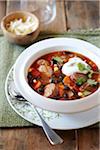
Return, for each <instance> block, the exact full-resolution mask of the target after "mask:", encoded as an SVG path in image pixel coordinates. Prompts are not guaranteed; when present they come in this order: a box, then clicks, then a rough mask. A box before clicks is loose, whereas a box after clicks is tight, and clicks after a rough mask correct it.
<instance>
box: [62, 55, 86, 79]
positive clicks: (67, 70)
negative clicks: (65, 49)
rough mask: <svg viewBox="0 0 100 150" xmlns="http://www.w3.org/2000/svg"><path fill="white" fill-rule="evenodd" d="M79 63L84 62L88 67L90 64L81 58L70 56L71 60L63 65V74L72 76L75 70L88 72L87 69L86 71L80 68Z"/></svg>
mask: <svg viewBox="0 0 100 150" xmlns="http://www.w3.org/2000/svg"><path fill="white" fill-rule="evenodd" d="M78 63H81V64H84V65H85V67H86V68H87V66H88V64H87V63H86V62H85V61H83V60H82V59H81V58H79V57H73V58H70V59H69V61H68V62H67V63H65V64H64V65H63V67H62V72H63V74H65V75H67V76H70V75H72V74H74V73H75V72H79V73H84V74H86V73H87V70H84V71H80V70H79V68H78Z"/></svg>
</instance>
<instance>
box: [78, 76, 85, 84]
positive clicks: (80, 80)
mask: <svg viewBox="0 0 100 150" xmlns="http://www.w3.org/2000/svg"><path fill="white" fill-rule="evenodd" d="M86 80H87V79H86V78H83V77H80V78H78V79H77V80H76V84H77V85H82V84H83V83H85V82H86Z"/></svg>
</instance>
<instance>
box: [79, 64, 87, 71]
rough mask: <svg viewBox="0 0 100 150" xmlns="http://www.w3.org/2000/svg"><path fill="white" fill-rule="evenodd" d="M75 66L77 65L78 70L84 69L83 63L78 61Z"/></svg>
mask: <svg viewBox="0 0 100 150" xmlns="http://www.w3.org/2000/svg"><path fill="white" fill-rule="evenodd" d="M77 66H78V69H79V70H80V71H84V70H86V68H85V65H84V64H82V63H78V64H77Z"/></svg>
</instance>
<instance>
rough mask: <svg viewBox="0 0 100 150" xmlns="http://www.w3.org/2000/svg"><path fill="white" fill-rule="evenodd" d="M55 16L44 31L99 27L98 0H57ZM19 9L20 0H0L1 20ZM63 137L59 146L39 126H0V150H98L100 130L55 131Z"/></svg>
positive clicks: (43, 28)
mask: <svg viewBox="0 0 100 150" xmlns="http://www.w3.org/2000/svg"><path fill="white" fill-rule="evenodd" d="M56 4H57V16H56V19H55V20H54V21H53V22H52V23H51V24H49V25H48V26H44V27H42V29H41V31H45V32H49V31H50V32H63V31H67V30H69V29H70V30H78V29H90V28H93V29H95V28H98V27H99V21H100V20H99V0H65V1H64V0H58V1H57V2H56ZM18 9H19V0H17V1H15V0H13V1H11V0H6V1H0V19H1V18H2V17H3V16H4V15H5V14H7V13H8V12H10V11H13V10H18ZM57 133H59V135H61V136H62V137H63V139H64V143H63V144H62V145H57V146H51V145H50V143H49V142H48V140H47V139H46V138H45V135H44V133H43V131H42V129H41V128H39V127H36V128H32V127H29V128H9V129H0V150H56V149H57V150H99V129H98V128H91V127H89V128H84V129H79V130H72V131H57Z"/></svg>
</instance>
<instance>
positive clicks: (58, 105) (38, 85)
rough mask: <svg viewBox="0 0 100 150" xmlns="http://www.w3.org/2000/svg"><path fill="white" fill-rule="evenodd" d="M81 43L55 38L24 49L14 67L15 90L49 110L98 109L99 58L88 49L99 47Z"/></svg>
mask: <svg viewBox="0 0 100 150" xmlns="http://www.w3.org/2000/svg"><path fill="white" fill-rule="evenodd" d="M83 43H84V41H81V40H77V39H72V38H55V39H48V40H44V41H41V42H38V43H36V44H33V45H32V46H30V47H29V48H27V49H26V50H25V51H24V52H23V53H22V54H21V55H20V56H19V58H18V59H17V61H16V63H15V66H14V82H15V86H16V88H17V89H18V91H19V92H20V93H21V94H22V95H23V96H24V97H25V98H26V99H27V100H28V101H30V102H31V103H32V104H33V105H36V106H38V107H41V108H43V109H47V110H50V111H56V112H61V113H73V112H79V111H85V110H87V109H90V108H93V107H95V106H97V105H98V104H99V90H100V88H99V57H98V56H97V55H95V54H94V53H93V52H91V49H94V48H95V49H98V48H96V47H95V46H93V45H92V46H93V47H91V49H89V45H91V44H89V43H87V42H85V46H84V45H83ZM86 43H87V45H88V46H87V47H88V49H89V50H87V48H86Z"/></svg>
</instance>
